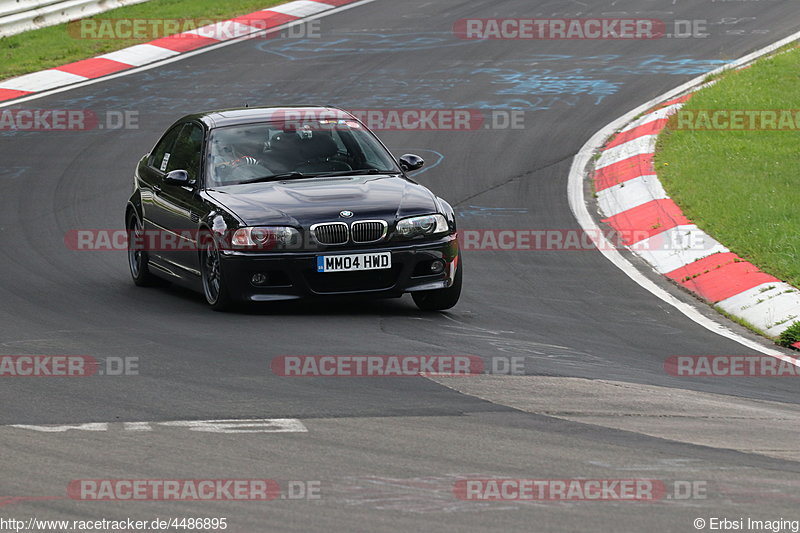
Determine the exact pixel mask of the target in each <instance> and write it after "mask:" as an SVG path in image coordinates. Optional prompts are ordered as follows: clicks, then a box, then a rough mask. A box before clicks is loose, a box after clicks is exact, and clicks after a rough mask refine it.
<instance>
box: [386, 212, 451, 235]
mask: <svg viewBox="0 0 800 533" xmlns="http://www.w3.org/2000/svg"><path fill="white" fill-rule="evenodd" d="M395 231H397V234H398V235H400V236H401V237H406V238H410V237H418V236H420V235H437V234H439V233H447V232H448V231H450V226H448V225H447V219H446V218H444V216H443V215H425V216H421V217H411V218H404V219H403V220H401V221H400V222H398V223H397V229H396V230H395Z"/></svg>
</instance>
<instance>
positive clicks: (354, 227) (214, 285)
mask: <svg viewBox="0 0 800 533" xmlns="http://www.w3.org/2000/svg"><path fill="white" fill-rule="evenodd" d="M423 164H424V161H423V160H422V158H420V157H418V156H415V155H411V154H407V155H404V156H402V157H400V158H399V159H395V158H394V157H393V156H392V155H391V154H390V153H389V151H388V150H387V149H386V147H385V146H384V145H383V144H382V143H381V142H380V141H379V140H378V139H377V137H376V136H375V135H374V134H373V133H372V132H370V131H369V130H368V129H367V128H366V127H365V126H364V124H363V123H361V122H360V121H358V120H357V119H356V118H355V117H354V116H353V115H351V114H349V113H347V112H345V111H342V110H340V109H335V108H328V107H294V108H246V109H232V110H224V111H215V112H210V113H203V114H197V115H189V116H186V117H184V118H182V119H180V120H178V121H177V122H176V123H175V124H174V125H172V126H171V127H170V128H169V129H168V130H167V132H166V133H165V134H164V135H163V136H162V137H161V139H160V140H159V141H158V142H157V143H156V145H155V147H154V148H153V149H152V150H151V152H150V153H149V154H146V155H145V156H144V157H142V159H141V160H140V161H139V164H138V166H137V167H136V172H135V177H134V190H133V194H132V195H131V197H130V200H129V201H128V205H127V206H126V211H125V223H126V229H127V230H128V232H129V239H128V243H129V244H128V260H129V265H130V270H131V275H132V277H133V281H134V282H135V283H136V284H137V285H140V286H144V285H150V284H153V283H154V282H157V281H160V280H168V281H171V282H174V283H176V284H180V285H183V286H187V287H190V288H193V289H196V290H198V291H202V293H203V294H204V295H205V298H206V300H207V301H208V304H209V305H210V306H211V307H212V308H214V309H216V310H223V309H227V308H229V307H231V306H232V305H233V304H236V303H237V302H268V301H276V300H290V299H297V298H305V297H325V296H332V295H356V294H359V295H361V294H364V295H371V296H375V297H396V296H401V295H403V294H404V293H411V295H412V297H413V300H414V302H415V303H416V304H417V306H418V307H419V308H421V309H424V310H444V309H449V308H451V307H453V306H454V305H455V304H456V302H458V299H459V296H460V293H461V278H462V274H461V270H462V266H461V260H460V253H459V247H458V240H457V237H456V222H455V215H454V213H453V209H452V207H451V206H450V205H449V204H448V203H447V202H445V201H444V200H443V199H441V198H438V197H437V196H435V195H434V194H433V193H432V192H431V191H429V190H428V189H427V188H425V187H424V186H422V185H420V184H418V183H415V182H414V181H413V180H411V179H410V178H409V177H408V176H407V172H411V171H414V170H417V169H419V168H421V167H422V166H423Z"/></svg>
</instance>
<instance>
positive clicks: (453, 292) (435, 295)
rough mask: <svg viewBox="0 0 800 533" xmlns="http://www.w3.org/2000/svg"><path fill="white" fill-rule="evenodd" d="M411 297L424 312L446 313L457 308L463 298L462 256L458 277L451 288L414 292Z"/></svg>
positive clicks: (459, 259) (459, 260)
mask: <svg viewBox="0 0 800 533" xmlns="http://www.w3.org/2000/svg"><path fill="white" fill-rule="evenodd" d="M411 297H412V298H413V299H414V303H415V304H417V307H419V308H420V309H422V310H423V311H444V310H445V309H450V308H451V307H453V306H455V305H456V304H457V303H458V299H459V298H460V297H461V255H460V254H459V256H458V266H457V267H456V275H455V278H454V279H453V284H452V285H451V286H450V287H448V288H446V289H436V290H434V291H420V292H412V293H411Z"/></svg>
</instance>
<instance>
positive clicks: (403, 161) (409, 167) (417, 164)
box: [399, 154, 425, 172]
mask: <svg viewBox="0 0 800 533" xmlns="http://www.w3.org/2000/svg"><path fill="white" fill-rule="evenodd" d="M399 161H400V168H402V169H403V170H405V171H406V172H413V171H415V170H419V169H421V168H422V166H423V165H424V164H425V160H424V159H422V158H421V157H420V156H418V155H414V154H405V155H403V156H400V160H399Z"/></svg>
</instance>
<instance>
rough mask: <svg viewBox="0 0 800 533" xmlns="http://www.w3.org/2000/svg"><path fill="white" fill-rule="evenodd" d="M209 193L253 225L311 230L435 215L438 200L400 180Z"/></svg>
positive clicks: (295, 183) (291, 183) (324, 181)
mask: <svg viewBox="0 0 800 533" xmlns="http://www.w3.org/2000/svg"><path fill="white" fill-rule="evenodd" d="M207 194H208V195H209V196H211V197H212V198H213V199H214V200H215V201H216V202H218V203H219V204H221V205H222V206H224V207H225V208H226V209H227V210H229V211H230V212H232V213H233V214H234V215H236V216H237V217H238V218H240V219H241V220H242V221H244V223H245V224H246V225H248V226H272V225H287V226H300V227H309V226H310V225H312V224H316V223H319V222H330V221H337V220H342V218H341V217H340V216H339V213H340V212H341V211H344V210H347V211H352V212H353V213H354V219H357V220H364V219H372V218H375V219H382V220H386V221H388V222H389V223H391V222H392V221H393V220H397V219H400V218H404V217H407V216H413V215H421V214H428V213H435V212H437V211H438V209H437V203H436V197H435V196H434V195H433V193H431V192H430V191H429V190H428V189H427V188H425V187H423V186H422V185H418V184H416V183H413V182H411V181H408V180H407V179H405V178H402V177H399V176H388V175H387V176H383V175H378V176H355V177H342V176H336V177H328V178H305V179H295V180H286V181H278V182H267V183H251V184H244V185H231V186H227V187H221V188H219V189H213V190H208V191H207Z"/></svg>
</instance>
